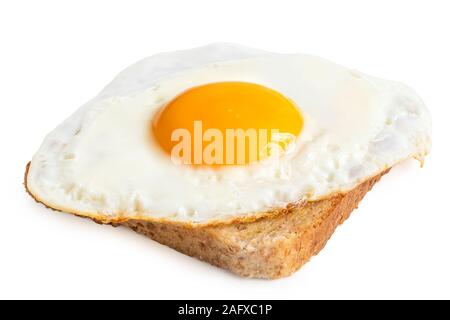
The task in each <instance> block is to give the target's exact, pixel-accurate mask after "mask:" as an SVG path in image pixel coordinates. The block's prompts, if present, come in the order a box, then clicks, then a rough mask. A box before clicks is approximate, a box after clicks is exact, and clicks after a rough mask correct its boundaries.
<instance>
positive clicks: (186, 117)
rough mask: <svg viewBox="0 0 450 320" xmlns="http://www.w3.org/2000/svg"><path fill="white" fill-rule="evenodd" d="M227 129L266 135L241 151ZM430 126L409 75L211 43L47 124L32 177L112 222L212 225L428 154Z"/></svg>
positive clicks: (85, 212)
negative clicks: (406, 81)
mask: <svg viewBox="0 0 450 320" xmlns="http://www.w3.org/2000/svg"><path fill="white" fill-rule="evenodd" d="M178 129H180V130H181V131H179V135H177V134H175V132H177V130H178ZM228 129H236V130H243V131H244V132H247V130H249V129H256V132H257V133H259V132H265V136H264V138H265V139H263V137H262V135H261V136H260V135H257V137H256V140H255V141H257V147H256V155H255V152H251V151H252V150H251V146H250V144H248V145H245V146H244V152H243V153H242V152H241V155H242V156H238V155H237V152H236V151H237V147H236V145H234V146H232V147H231V148H229V149H226V148H225V147H222V145H223V144H224V140H225V138H226V137H227V134H228V132H229V131H228ZM183 135H186V137H189V139H187V138H186V137H185V139H180V138H181V137H182V136H183ZM430 136H431V122H430V117H429V114H428V111H427V110H426V108H425V106H424V103H423V102H422V100H421V99H420V98H419V97H418V96H417V95H416V93H415V92H414V91H413V90H412V89H410V88H409V87H407V86H405V85H403V84H401V83H397V82H393V81H387V80H381V79H378V78H375V77H372V76H368V75H366V74H364V73H361V72H358V71H355V70H351V69H347V68H345V67H342V66H340V65H337V64H334V63H332V62H329V61H327V60H324V59H322V58H319V57H316V56H312V55H303V54H276V53H270V52H265V51H261V50H256V49H251V48H246V47H241V46H238V45H232V44H213V45H209V46H205V47H200V48H196V49H191V50H185V51H177V52H171V53H162V54H158V55H155V56H152V57H149V58H146V59H144V60H142V61H140V62H138V63H136V64H134V65H132V66H130V67H129V68H127V69H126V70H124V71H122V72H121V73H120V74H119V75H118V76H117V77H116V78H115V79H114V80H113V81H112V82H111V83H110V84H109V85H107V86H106V88H104V89H103V90H102V91H101V92H100V94H99V95H98V96H97V97H95V98H93V99H92V100H91V101H89V102H87V103H86V104H85V105H84V106H82V107H81V108H80V109H79V110H78V111H76V112H75V113H74V114H73V115H72V116H70V117H69V118H68V119H67V120H66V121H64V122H63V123H62V124H61V125H59V126H58V127H57V128H56V129H54V130H53V131H52V132H51V133H50V134H48V136H47V137H46V138H45V140H44V142H43V143H42V146H41V147H40V149H39V150H38V152H37V153H36V154H35V156H34V157H33V159H32V162H31V165H30V168H29V172H28V176H27V188H28V190H29V192H30V193H31V194H32V195H33V196H34V197H35V198H36V199H37V200H39V201H41V202H43V203H45V204H46V205H48V206H49V207H52V208H55V209H59V210H62V211H67V212H72V213H76V214H78V215H82V216H88V217H94V218H99V219H101V220H103V221H122V220H126V219H132V218H139V219H144V220H152V219H168V220H174V221H181V222H193V223H208V222H212V221H219V220H224V219H229V218H234V217H241V216H242V217H243V216H245V217H247V216H251V215H255V214H258V213H261V212H267V211H270V210H272V209H274V208H284V207H286V206H287V205H289V204H290V203H294V202H299V201H309V200H316V199H321V198H325V197H327V196H329V195H331V194H333V193H337V192H345V191H347V190H350V189H352V188H354V187H355V186H357V185H358V184H359V183H361V182H363V181H365V180H367V179H369V178H370V177H373V176H375V175H377V174H378V173H380V172H382V171H383V170H385V169H386V168H389V167H392V166H393V165H395V164H397V163H398V162H400V161H402V160H404V159H407V158H416V159H419V160H420V161H423V158H424V157H425V155H426V154H427V153H428V152H429V149H430V146H431V138H430ZM196 137H197V138H198V137H200V142H198V140H199V139H195V138H196ZM177 138H178V139H177ZM213 138H214V139H213ZM219 138H220V141H219ZM245 139H247V140H248V139H250V136H245ZM194 140H195V141H194ZM247 140H245V141H247ZM263 140H264V141H265V142H268V144H266V143H262V141H263ZM218 141H219V142H222V145H221V144H218ZM268 145H272V146H275V147H274V148H270V151H267V150H268V149H267V146H268ZM181 147H186V148H187V149H186V148H184V149H183V150H181V151H180V148H181ZM174 150H177V151H178V152H175V156H174ZM273 150H276V151H277V152H273ZM196 151H198V152H196ZM233 151H234V153H233ZM205 154H207V155H210V156H211V157H207V158H203V157H202V156H204V155H205ZM198 155H200V156H198ZM252 155H253V156H252ZM226 160H229V161H226Z"/></svg>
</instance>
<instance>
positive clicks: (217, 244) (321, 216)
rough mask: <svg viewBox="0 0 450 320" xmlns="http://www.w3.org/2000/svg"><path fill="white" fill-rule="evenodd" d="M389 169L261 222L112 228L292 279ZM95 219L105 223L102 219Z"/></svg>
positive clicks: (138, 223)
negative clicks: (347, 188)
mask: <svg viewBox="0 0 450 320" xmlns="http://www.w3.org/2000/svg"><path fill="white" fill-rule="evenodd" d="M28 168H29V165H28V166H27V170H26V173H25V187H26V188H27V173H28ZM388 171H389V169H388V170H386V171H383V172H381V173H380V174H378V175H376V176H374V177H372V178H370V179H368V180H366V181H365V182H363V183H361V184H359V185H358V186H356V187H355V188H354V189H352V190H350V191H348V192H346V193H342V194H335V195H333V196H330V197H328V198H326V199H323V200H317V201H309V202H303V203H300V204H292V205H290V206H288V207H287V208H286V209H280V210H277V211H276V212H275V213H273V212H272V213H271V214H270V215H263V216H262V217H260V218H258V219H256V220H248V219H247V220H246V219H242V220H233V221H232V222H229V223H223V224H220V223H219V224H212V225H204V226H202V225H200V226H197V227H193V226H192V225H189V224H183V223H170V222H164V221H146V220H137V219H132V220H126V221H122V222H117V223H116V222H115V223H107V224H111V225H114V226H120V225H123V226H126V227H129V228H131V229H133V230H134V231H136V232H138V233H140V234H143V235H145V236H147V237H149V238H151V239H153V240H155V241H157V242H159V243H161V244H164V245H167V246H169V247H171V248H173V249H175V250H177V251H179V252H182V253H184V254H187V255H189V256H192V257H195V258H198V259H200V260H203V261H206V262H209V263H210V264H213V265H216V266H218V267H221V268H224V269H227V270H230V271H232V272H234V273H236V274H238V275H241V276H245V277H252V278H265V279H276V278H281V277H285V276H289V275H291V274H292V273H294V272H295V271H297V270H298V269H299V268H300V267H301V266H302V265H304V264H305V263H306V262H308V260H309V259H310V258H311V257H313V256H314V255H316V254H317V253H319V251H320V250H321V249H322V248H323V247H324V246H325V244H326V243H327V241H328V239H329V238H330V237H331V235H332V234H333V232H334V230H335V229H336V227H337V226H338V225H340V224H341V223H343V222H344V221H345V220H346V219H347V218H348V217H349V215H350V213H351V212H352V211H353V209H355V208H356V207H357V205H358V203H359V202H360V201H361V199H362V198H363V197H364V195H365V194H366V193H367V192H368V191H369V190H370V189H371V188H372V186H373V185H374V184H375V183H376V182H377V181H378V180H379V179H380V178H381V176H383V175H384V174H385V173H387V172H388ZM27 191H28V188H27ZM31 196H33V195H31ZM33 198H34V197H33ZM35 200H36V201H38V200H37V199H35ZM38 202H39V201H38ZM44 205H46V204H45V203H44ZM50 208H51V207H50ZM52 209H53V208H52ZM91 219H92V220H94V221H96V222H97V223H105V221H102V220H101V219H96V218H91Z"/></svg>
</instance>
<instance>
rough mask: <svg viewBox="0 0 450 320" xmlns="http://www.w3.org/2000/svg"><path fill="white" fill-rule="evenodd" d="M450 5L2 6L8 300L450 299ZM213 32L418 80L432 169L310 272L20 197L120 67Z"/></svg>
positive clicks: (362, 220) (351, 228)
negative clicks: (33, 172) (265, 271)
mask: <svg viewBox="0 0 450 320" xmlns="http://www.w3.org/2000/svg"><path fill="white" fill-rule="evenodd" d="M449 14H450V7H449V6H448V1H431V0H427V1H411V0H409V1H380V0H378V1H360V0H359V1H342V0H341V1H317V0H316V1H308V2H306V1H305V2H302V1H280V0H278V1H263V0H259V1H248V0H246V1H243V0H240V1H232V0H227V1H196V0H189V1H168V0H164V1H132V0H126V1H70V2H69V1H44V0H43V1H8V2H6V1H2V2H1V4H0V33H1V37H0V47H1V49H0V57H1V58H0V92H1V94H0V99H1V100H0V105H1V107H0V108H1V126H0V130H1V132H0V139H1V166H0V188H1V189H0V191H1V192H0V194H1V198H0V199H1V204H0V205H1V207H2V209H1V210H0V218H1V219H0V298H159V299H168V298H179V299H185V298H192V299H197V298H212V299H215V298H235V299H239V298H248V299H252V298H253V299H258V298H268V299H271V298H287V299H290V298H450V272H449V271H450V256H449V254H450V249H449V245H450V209H449V206H448V198H449V197H450V195H449V191H448V189H449V182H450V179H449V178H450V175H449V166H450V156H449V146H450V144H449V139H450V112H449V108H450V106H449V101H450V63H449V59H450V47H449V34H450V22H449V21H450V19H449ZM217 41H227V42H237V43H240V44H244V45H248V46H253V47H257V48H261V49H266V50H272V51H278V52H304V53H313V54H317V55H320V56H323V57H325V58H328V59H330V60H333V61H335V62H338V63H340V64H343V65H346V66H349V67H352V68H356V69H359V70H361V71H364V72H367V73H369V74H373V75H375V76H379V77H383V78H388V79H394V80H400V81H402V82H405V83H407V84H409V85H410V86H412V87H413V88H414V89H416V90H417V92H418V93H419V94H420V95H421V96H422V98H423V99H424V100H425V102H426V103H427V105H428V107H429V109H430V111H431V114H432V118H433V149H432V152H431V154H430V156H429V157H428V158H427V161H426V163H425V167H424V168H422V169H420V168H419V165H418V164H417V163H416V162H414V161H409V162H406V163H404V164H402V165H400V166H399V167H397V168H395V169H394V170H392V173H390V174H389V175H388V176H386V177H385V178H383V180H382V181H381V182H380V183H379V184H378V185H376V186H375V188H374V190H373V191H371V192H370V193H369V194H368V195H367V197H366V198H365V199H364V200H363V202H362V203H361V205H360V207H359V209H358V210H356V211H355V212H354V214H353V215H352V217H351V218H350V219H349V220H348V221H347V222H346V223H345V224H344V225H343V226H341V227H340V228H338V230H337V231H336V233H335V235H334V236H333V237H332V239H331V240H330V241H329V243H328V245H327V246H326V248H325V249H324V250H323V251H322V252H321V253H320V254H319V255H318V256H317V257H315V258H313V259H312V261H311V262H309V263H308V264H307V265H306V266H305V267H304V268H303V269H302V270H301V271H299V272H297V273H296V274H295V275H293V276H292V277H289V278H285V279H282V280H276V281H263V280H248V279H242V278H239V277H236V276H234V275H232V274H230V273H228V272H226V271H223V270H220V269H218V268H215V267H212V266H209V265H207V264H205V263H202V262H199V261H197V260H195V259H192V258H189V257H187V256H184V255H181V254H179V253H177V252H175V251H173V250H171V249H168V248H166V247H164V246H161V245H159V244H157V243H155V242H152V241H151V240H149V239H146V238H144V237H142V236H139V235H137V234H134V233H133V232H131V231H128V230H126V229H121V228H119V229H114V228H112V227H108V226H100V225H96V224H94V223H92V222H91V221H88V220H84V219H80V218H76V217H73V216H71V215H67V214H62V213H55V212H52V211H50V210H47V209H45V208H44V207H43V206H42V205H38V204H36V203H34V202H33V201H32V200H31V199H30V197H29V196H27V195H26V194H25V192H24V188H23V186H22V178H23V171H24V169H25V165H26V163H27V162H28V161H29V160H30V158H31V157H32V155H33V154H34V152H35V151H36V150H37V148H38V147H39V145H40V143H41V141H42V139H43V138H44V136H45V135H46V133H47V132H49V131H50V130H51V129H53V128H54V127H55V126H56V125H57V124H59V122H61V121H62V120H63V119H65V118H66V117H67V116H68V115H70V114H71V113H72V112H73V111H74V110H75V109H76V108H77V107H79V106H80V105H81V104H83V103H84V102H85V101H87V100H88V99H90V98H91V97H93V96H94V95H95V94H96V93H97V92H98V91H99V90H100V89H102V87H103V86H104V85H106V84H107V82H109V81H110V80H111V79H112V78H113V77H114V76H115V75H116V74H117V73H118V72H119V71H120V70H121V69H123V68H125V67H126V66H127V65H129V64H131V63H133V62H135V61H136V60H139V59H141V58H143V57H145V56H148V55H151V54H154V53H158V52H161V51H170V50H177V49H185V48H190V47H195V46H200V45H204V44H208V43H211V42H217Z"/></svg>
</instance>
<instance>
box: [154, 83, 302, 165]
mask: <svg viewBox="0 0 450 320" xmlns="http://www.w3.org/2000/svg"><path fill="white" fill-rule="evenodd" d="M302 127H303V118H302V115H301V113H300V111H299V109H298V108H297V107H296V106H295V105H294V104H293V102H292V101H291V100H289V99H288V98H286V97H285V96H283V95H282V94H280V93H278V92H277V91H274V90H272V89H269V88H267V87H264V86H261V85H258V84H254V83H247V82H218V83H210V84H206V85H202V86H198V87H194V88H191V89H189V90H187V91H185V92H184V93H182V94H180V95H179V96H177V97H176V98H175V99H173V100H172V101H171V102H169V103H168V104H167V105H165V106H164V107H163V108H162V109H161V110H160V111H159V112H158V114H157V115H156V116H155V117H154V119H153V122H152V131H153V136H154V137H155V138H156V141H157V142H158V143H159V145H160V146H161V147H162V149H163V150H164V151H165V152H166V153H167V154H169V155H171V157H172V160H174V161H177V163H183V164H191V165H196V166H212V167H216V166H222V165H245V164H249V163H252V162H256V161H259V160H261V159H263V158H266V157H268V156H271V155H273V154H274V152H284V151H286V150H287V147H288V145H290V143H292V142H294V141H295V140H296V138H297V137H298V135H299V134H300V132H301V130H302Z"/></svg>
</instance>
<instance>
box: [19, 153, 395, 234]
mask: <svg viewBox="0 0 450 320" xmlns="http://www.w3.org/2000/svg"><path fill="white" fill-rule="evenodd" d="M30 166H31V161H30V162H28V164H27V165H26V169H25V174H24V186H25V190H26V192H27V193H28V194H29V195H30V196H31V197H32V198H33V199H34V200H35V201H36V202H37V203H40V204H43V205H44V206H45V207H46V208H48V209H51V210H54V211H58V212H65V213H70V214H73V215H75V216H78V217H81V218H88V219H91V220H93V221H94V222H96V223H98V224H108V225H112V226H119V225H121V224H123V223H125V222H127V221H132V220H133V221H136V220H138V221H145V222H153V223H165V224H170V225H176V226H179V227H187V228H203V227H217V226H221V225H230V224H238V223H252V222H256V221H258V220H261V219H266V218H276V217H278V216H280V215H285V214H289V213H292V212H294V211H296V210H298V209H299V208H301V207H303V206H306V205H307V204H308V203H313V202H317V201H323V200H327V199H331V198H333V197H339V196H342V195H345V194H347V193H348V192H351V191H352V190H354V189H356V188H358V186H360V185H361V184H363V183H365V182H366V181H369V180H371V179H374V178H376V177H377V176H382V175H384V174H386V173H387V172H388V171H389V170H390V169H391V167H386V168H384V169H383V170H381V171H380V172H378V173H376V174H374V175H373V176H370V177H368V178H367V179H365V180H364V181H361V182H360V183H358V184H357V185H356V186H355V187H354V188H352V189H350V190H347V191H344V192H335V193H332V194H328V195H326V196H324V197H322V198H320V199H315V200H308V201H299V202H292V203H289V204H288V205H287V206H286V207H285V208H276V209H273V210H270V211H264V212H259V213H254V214H249V215H246V216H237V217H233V218H226V219H219V220H212V221H208V222H200V223H196V222H191V221H180V220H173V219H169V218H154V217H148V216H129V217H123V216H119V217H115V218H106V217H105V216H101V215H99V214H86V213H79V212H74V211H71V210H65V209H60V208H56V207H52V206H50V205H49V204H47V203H45V202H44V201H41V200H40V199H39V198H38V197H36V196H35V195H34V194H33V193H32V192H31V191H30V190H29V188H28V172H29V170H30Z"/></svg>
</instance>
